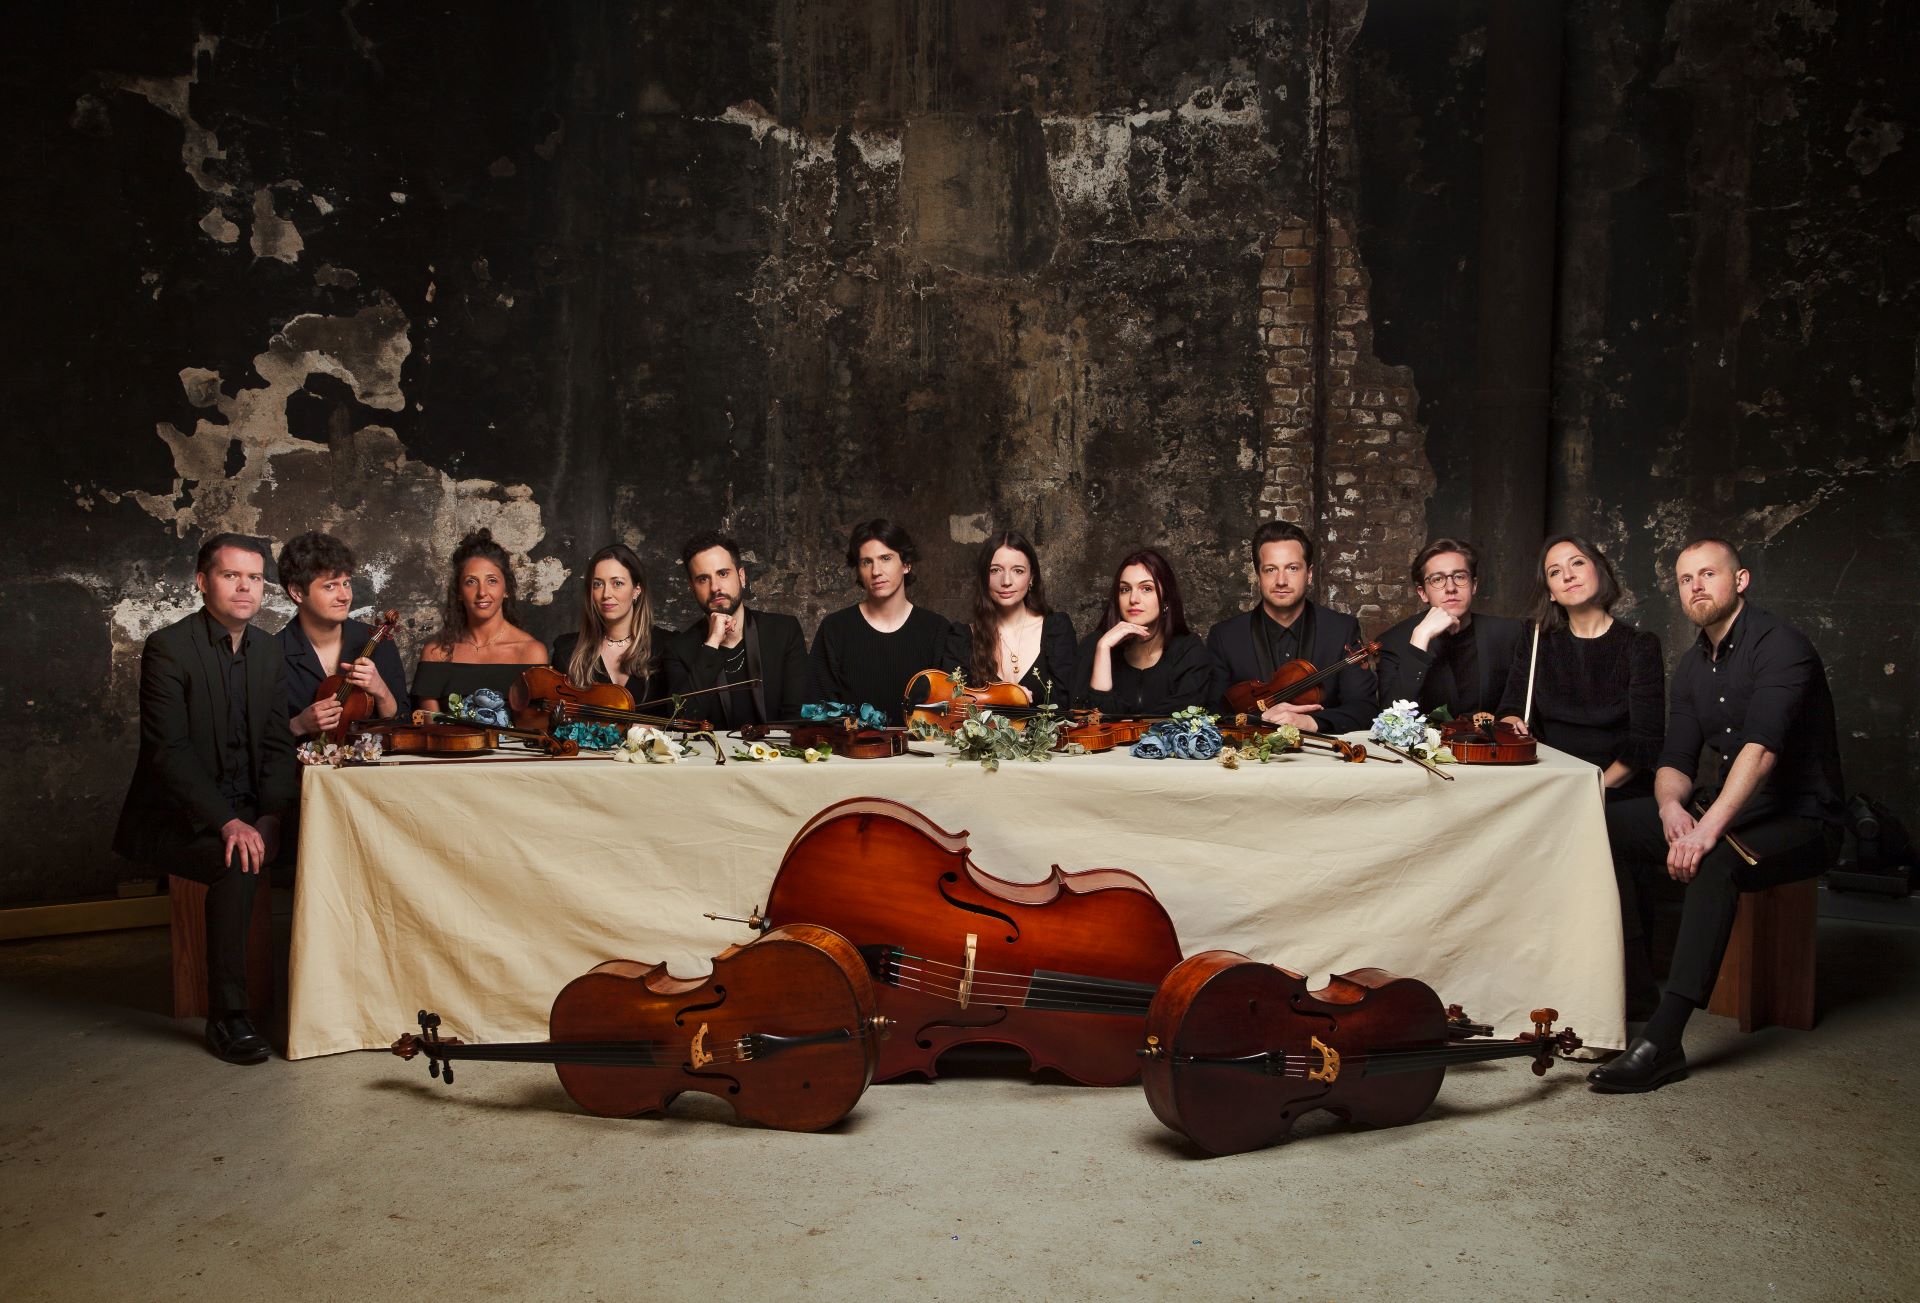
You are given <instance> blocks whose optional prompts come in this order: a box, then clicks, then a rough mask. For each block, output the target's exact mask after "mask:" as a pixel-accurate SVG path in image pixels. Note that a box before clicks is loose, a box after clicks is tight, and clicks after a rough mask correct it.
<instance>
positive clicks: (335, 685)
mask: <svg viewBox="0 0 1920 1303" xmlns="http://www.w3.org/2000/svg"><path fill="white" fill-rule="evenodd" d="M399 623H400V612H398V611H393V610H389V611H384V612H382V613H381V615H380V623H379V624H377V625H375V626H374V627H373V634H372V636H371V637H369V638H368V639H367V645H366V646H364V647H362V648H361V649H360V654H359V655H357V656H354V657H352V658H350V659H349V661H348V664H352V663H353V661H357V660H364V659H366V658H367V657H369V656H371V655H373V653H374V650H375V649H376V648H378V647H379V646H380V644H381V643H382V642H384V641H386V640H387V639H388V638H391V637H393V631H394V629H395V628H396V627H397V626H398V625H399ZM329 697H331V698H332V699H333V700H334V701H336V702H338V703H340V722H339V723H337V724H335V725H334V726H333V727H332V728H330V729H328V730H327V731H326V732H325V733H324V734H322V736H323V737H325V738H326V739H327V741H329V742H345V741H346V740H347V735H348V734H349V733H350V732H352V730H353V726H354V725H355V724H357V723H359V722H360V721H361V720H364V719H368V718H371V717H372V715H373V709H374V701H373V694H372V693H371V692H368V691H367V690H366V689H365V688H361V687H356V686H355V685H354V684H353V683H352V682H350V681H349V680H348V678H347V676H346V675H345V674H344V673H341V672H339V671H335V672H334V673H332V674H329V675H327V677H326V678H324V679H322V680H320V682H319V684H318V685H316V686H315V688H314V690H313V699H314V700H315V701H316V702H319V701H325V700H327V699H328V698H329Z"/></svg>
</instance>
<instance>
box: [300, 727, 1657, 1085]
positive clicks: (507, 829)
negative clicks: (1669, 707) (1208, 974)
mask: <svg viewBox="0 0 1920 1303" xmlns="http://www.w3.org/2000/svg"><path fill="white" fill-rule="evenodd" d="M1541 755H1542V759H1541V762H1540V763H1539V764H1537V765H1533V766H1526V767H1512V768H1493V767H1478V768H1467V767H1464V766H1454V767H1451V768H1450V769H1449V771H1448V772H1450V773H1452V774H1453V775H1454V777H1455V781H1453V782H1451V783H1447V782H1441V781H1440V780H1439V779H1437V778H1434V777H1432V776H1431V775H1429V774H1427V773H1426V772H1424V771H1422V770H1420V769H1418V768H1416V767H1415V766H1413V765H1411V764H1404V763H1403V764H1399V765H1389V764H1381V763H1375V762H1372V761H1369V762H1367V763H1366V764H1362V765H1348V764H1342V763H1339V762H1338V761H1336V760H1333V759H1331V758H1330V757H1326V756H1322V755H1318V754H1313V755H1304V756H1299V757H1294V758H1289V759H1287V760H1283V761H1280V762H1277V763H1274V764H1269V765H1266V766H1259V765H1253V766H1247V767H1243V768H1240V769H1238V770H1232V771H1229V770H1226V769H1223V768H1222V767H1221V766H1219V765H1218V764H1215V763H1211V762H1202V761H1183V760H1162V761H1146V760H1135V759H1132V758H1131V757H1128V756H1126V755H1124V754H1113V755H1105V756H1087V757H1061V758H1057V759H1055V760H1053V761H1051V762H1049V763H1046V764H1009V765H1005V766H1003V767H1002V768H1001V769H1000V770H999V771H998V772H995V773H987V772H984V771H983V770H982V769H981V768H980V767H979V766H978V765H975V764H966V763H961V764H955V765H952V766H949V765H948V764H947V763H946V762H945V760H944V759H941V758H931V759H930V758H921V757H915V756H903V757H899V758H897V759H892V760H867V761H855V760H833V761H830V762H828V763H825V764H817V765H807V764H803V763H801V762H800V761H797V760H783V761H779V762H776V763H774V764H769V765H754V764H744V763H740V762H730V763H728V764H726V765H724V766H717V765H714V764H713V763H712V762H711V760H691V761H683V762H681V763H679V764H677V765H628V764H616V763H613V762H611V761H607V760H599V759H592V760H573V761H517V762H515V761H495V762H485V763H476V764H419V763H406V762H392V763H387V764H382V765H378V766H369V767H363V768H348V769H319V768H314V769H309V770H307V771H306V774H305V779H304V783H305V787H304V792H303V801H304V810H303V814H302V818H301V834H300V865H299V876H298V888H297V892H296V897H295V906H294V919H293V953H292V960H291V983H290V986H291V990H290V995H289V1001H290V1023H291V1026H290V1028H289V1035H288V1051H289V1054H290V1056H291V1057H293V1058H296V1059H298V1058H305V1057H308V1056H310V1055H317V1054H333V1053H337V1052H339V1051H342V1050H357V1049H372V1048H381V1047H384V1046H386V1045H388V1044H389V1043H390V1042H391V1041H392V1040H393V1039H394V1037H396V1036H398V1035H399V1034H400V1033H401V1032H404V1031H410V1030H412V1029H413V1026H414V1012H415V1010H418V1009H423V1008H425V1009H434V1010H437V1011H439V1012H440V1013H441V1014H442V1015H444V1016H445V1018H446V1022H447V1031H448V1032H449V1033H450V1034H458V1035H460V1036H462V1037H464V1038H466V1039H469V1040H477V1041H498V1040H523V1039H534V1040H539V1039H544V1038H545V1036H546V1015H547V1010H548V1008H549V1006H550V1005H551V1003H552V1001H553V997H554V995H555V994H556V993H557V992H558V991H559V990H560V988H561V987H562V986H564V985H565V984H566V983H567V982H568V981H569V980H571V979H572V978H574V977H577V976H578V975H580V974H581V973H583V972H585V971H586V970H587V969H588V968H590V967H592V966H593V965H594V964H596V963H598V962H600V961H601V960H603V959H612V958H622V959H636V960H646V961H660V960H664V961H666V962H667V963H668V964H669V966H670V967H671V968H672V970H673V971H674V972H675V973H677V974H680V975H682V976H687V975H695V974H698V973H702V972H705V971H706V970H707V967H708V963H707V961H708V959H709V958H710V957H711V956H712V955H713V954H715V953H717V952H718V951H720V950H721V949H723V948H725V947H726V946H727V945H729V944H731V943H733V942H737V941H742V940H745V939H747V938H748V936H749V935H750V934H749V933H748V932H747V931H746V930H745V929H744V928H742V927H740V926H739V925H738V924H730V923H715V922H709V921H708V920H707V919H705V918H703V917H701V916H702V914H704V913H706V912H708V911H713V912H716V913H727V914H737V915H744V914H746V913H747V911H748V910H749V909H750V908H751V907H753V906H754V905H757V904H760V903H761V902H763V901H765V899H766V896H767V887H768V885H769V884H770V883H771V882H772V880H773V875H774V872H775V870H776V869H778V867H779V865H780V857H781V855H782V853H783V852H784V851H785V849H786V847H787V845H788V843H789V842H790V841H791V839H792V837H793V835H794V833H795V832H796V831H797V830H798V829H799V828H800V826H801V824H802V823H804V822H805V821H806V819H807V818H808V817H810V816H811V815H813V814H814V813H815V812H816V811H818V810H820V809H821V808H822V807H823V806H826V805H829V804H831V803H832V802H834V801H838V800H841V799H843V798H846V797H850V796H884V797H890V798H892V799H894V800H897V801H902V802H905V803H906V804H908V805H911V806H914V807H915V808H917V809H919V810H921V811H922V812H924V813H925V814H926V815H927V816H928V817H929V818H931V819H932V820H934V822H936V823H938V824H940V825H941V826H942V827H945V828H947V829H949V830H953V831H959V830H966V831H967V832H968V833H969V835H970V840H971V844H972V851H973V859H974V862H975V863H976V864H977V865H979V866H980V867H981V868H982V869H984V870H986V871H987V872H989V873H992V874H995V875H996V876H999V877H1002V878H1008V879H1015V880H1034V879H1038V878H1040V877H1042V876H1044V875H1045V873H1046V871H1047V866H1048V865H1050V864H1054V863H1058V864H1059V865H1061V866H1062V867H1063V868H1066V869H1069V870H1071V869H1085V868H1096V867H1104V866H1117V867H1120V868H1125V869H1130V870H1132V871H1133V872H1134V873H1137V874H1139V875H1140V876H1141V877H1142V878H1144V879H1145V880H1146V881H1147V883H1148V884H1149V885H1151V886H1152V888H1153V890H1154V892H1155V893H1156V894H1157V895H1158V896H1159V898H1160V900H1161V901H1162V903H1163V904H1164V905H1165V906H1166V909H1167V912H1168V913H1169V914H1170V915H1171V916H1172V918H1173V922H1174V925H1175V927H1177V928H1178V929H1179V933H1180V940H1181V944H1182V946H1183V947H1184V948H1185V950H1186V952H1187V953H1189V954H1192V953H1194V952H1196V951H1200V950H1207V949H1211V948H1215V947H1224V948H1227V949H1232V950H1238V951H1242V952H1243V953H1245V954H1248V955H1251V956H1252V957H1253V958H1255V959H1260V960H1265V961H1272V962H1277V963H1280V964H1283V965H1285V966H1287V967H1289V968H1292V969H1295V970H1297V971H1300V972H1303V973H1306V974H1308V975H1309V976H1310V977H1313V978H1315V979H1316V985H1317V984H1318V980H1320V979H1324V976H1325V975H1326V974H1327V973H1329V972H1339V971H1342V970H1345V969H1348V968H1360V967H1369V966H1372V967H1379V968H1386V969H1390V970H1392V971H1394V972H1398V973H1403V974H1406V975H1409V976H1414V977H1419V978H1421V979H1423V980H1424V981H1426V982H1428V983H1429V984H1431V985H1432V986H1434V987H1435V988H1436V989H1437V990H1438V991H1439V992H1440V995H1441V998H1442V999H1444V1000H1447V1001H1457V1002H1459V1003H1460V1004H1462V1005H1464V1006H1465V1007H1466V1008H1467V1010H1468V1011H1469V1012H1470V1013H1472V1014H1473V1015H1475V1016H1476V1017H1478V1018H1480V1019H1482V1020H1483V1021H1488V1022H1491V1023H1493V1024H1494V1026H1495V1028H1496V1030H1497V1033H1498V1034H1499V1035H1501V1036H1510V1035H1514V1034H1516V1033H1518V1032H1520V1031H1523V1030H1526V1027H1527V1011H1528V1010H1529V1009H1531V1008H1534V1007H1536V1006H1539V1005H1552V1006H1554V1007H1556V1008H1558V1009H1559V1010H1560V1012H1561V1015H1562V1024H1563V1025H1566V1024H1570V1025H1572V1026H1573V1027H1574V1028H1575V1029H1576V1030H1577V1031H1578V1032H1579V1033H1580V1034H1581V1035H1582V1036H1583V1037H1585V1038H1586V1040H1587V1042H1588V1044H1589V1045H1590V1046H1596V1047H1616V1048H1617V1047H1619V1046H1620V1045H1621V1044H1623V1039H1622V1036H1623V1032H1624V1025H1623V1016H1622V998H1623V993H1622V982H1621V967H1620V916H1619V906H1618V903H1617V897H1616V894H1615V888H1614V882H1613V873H1612V870H1611V868H1610V867H1609V863H1608V858H1607V839H1606V828H1605V822H1604V817H1603V814H1602V798H1601V790H1600V781H1599V773H1598V771H1597V770H1595V769H1594V768H1592V767H1591V766H1589V765H1586V764H1583V763H1581V762H1580V761H1577V760H1574V759H1573V758H1571V757H1569V756H1565V755H1562V754H1560V753H1558V752H1554V751H1551V750H1549V749H1547V748H1545V747H1542V748H1541Z"/></svg>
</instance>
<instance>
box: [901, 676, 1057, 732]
mask: <svg viewBox="0 0 1920 1303" xmlns="http://www.w3.org/2000/svg"><path fill="white" fill-rule="evenodd" d="M902 705H903V706H904V707H905V710H906V719H907V723H908V724H909V725H913V724H928V725H931V726H932V727H934V728H937V729H939V730H940V731H941V732H943V733H951V732H953V731H954V730H955V729H957V728H959V727H960V725H961V724H962V723H964V722H965V721H966V718H967V715H968V713H969V707H972V708H973V709H975V710H980V711H988V710H990V711H992V712H993V713H994V714H996V715H1001V716H1004V717H1006V718H1007V719H1008V720H1009V721H1011V722H1012V723H1013V726H1014V727H1015V728H1019V727H1020V726H1021V725H1022V723H1023V722H1024V721H1025V720H1027V719H1028V718H1030V717H1031V716H1034V715H1037V714H1039V713H1040V712H1041V711H1042V710H1043V709H1044V707H1040V706H1036V705H1034V704H1033V694H1032V693H1031V692H1028V691H1027V690H1026V689H1025V688H1023V687H1021V686H1020V685H1019V684H1018V683H980V684H973V683H969V684H967V685H966V686H964V687H962V686H961V684H960V681H959V680H958V679H956V678H955V677H954V676H953V675H952V674H950V673H948V672H947V671H945V670H921V671H920V672H919V673H917V674H915V675H914V676H913V677H912V678H910V679H908V680H907V687H906V691H905V694H904V701H903V702H902Z"/></svg>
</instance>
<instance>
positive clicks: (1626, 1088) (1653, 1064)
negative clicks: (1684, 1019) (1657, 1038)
mask: <svg viewBox="0 0 1920 1303" xmlns="http://www.w3.org/2000/svg"><path fill="white" fill-rule="evenodd" d="M1686 1076H1687V1052H1686V1050H1685V1049H1684V1048H1682V1047H1681V1046H1678V1045H1676V1046H1674V1047H1673V1048H1672V1049H1670V1050H1662V1049H1661V1048H1660V1047H1659V1046H1658V1045H1655V1044H1654V1043H1653V1042H1652V1041H1650V1040H1648V1039H1647V1038H1646V1037H1644V1036H1636V1037H1634V1038H1633V1043H1632V1044H1631V1045H1629V1046H1627V1052H1626V1053H1625V1054H1622V1055H1621V1056H1620V1057H1619V1058H1617V1059H1615V1060H1613V1061H1612V1062H1611V1063H1603V1064H1601V1065H1600V1066H1599V1067H1597V1068H1595V1069H1594V1070H1593V1071H1592V1072H1589V1073H1588V1074H1587V1084H1588V1085H1589V1086H1591V1087H1593V1088H1594V1089H1595V1090H1597V1091H1599V1092H1601V1093H1602V1094H1605V1095H1631V1094H1638V1093H1639V1092H1641V1091H1647V1090H1658V1089H1660V1087H1662V1086H1664V1085H1666V1084H1667V1083H1668V1082H1669V1081H1684V1080H1686Z"/></svg>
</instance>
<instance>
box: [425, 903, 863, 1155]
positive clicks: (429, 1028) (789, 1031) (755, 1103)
mask: <svg viewBox="0 0 1920 1303" xmlns="http://www.w3.org/2000/svg"><path fill="white" fill-rule="evenodd" d="M549 1027H550V1030H551V1035H552V1039H551V1040H545V1041H528V1042H519V1043H508V1044H497V1045H468V1044H465V1043H464V1042H462V1041H459V1040H457V1039H452V1038H445V1037H442V1036H441V1035H440V1017H439V1015H438V1014H431V1013H426V1012H424V1011H423V1012H422V1013H421V1014H420V1030H419V1032H417V1033H413V1032H409V1033H408V1034H406V1035H404V1036H402V1037H401V1038H400V1039H399V1040H397V1041H395V1042H394V1043H393V1047H392V1048H393V1052H394V1053H395V1054H397V1055H399V1056H400V1057H401V1058H403V1059H411V1058H413V1057H414V1055H416V1054H423V1055H425V1056H426V1057H427V1060H428V1064H429V1066H430V1068H431V1071H432V1073H433V1075H434V1076H436V1077H441V1076H444V1078H445V1080H446V1081H447V1082H449V1083H451V1082H452V1081H453V1061H454V1060H455V1059H491V1060H495V1061H502V1062H510V1063H551V1064H554V1065H555V1067H556V1069H557V1070H558V1072H559V1074H560V1085H561V1086H562V1087H563V1088H564V1089H565V1090H566V1092H567V1094H568V1095H570V1096H572V1097H573V1100H574V1102H575V1103H577V1104H579V1105H580V1107H581V1108H583V1109H585V1110H586V1111H587V1112H589V1113H597V1114H599V1115H601V1116H602V1117H633V1116H635V1115H636V1114H640V1113H658V1112H661V1111H663V1110H664V1109H665V1108H666V1107H667V1105H668V1104H670V1103H672V1102H673V1099H674V1097H675V1096H677V1095H679V1094H681V1093H682V1092H684V1091H689V1090H691V1091H700V1092H703V1093H705V1094H709V1095H717V1096H719V1097H720V1098H721V1099H724V1100H726V1101H727V1102H728V1103H729V1104H731V1105H732V1106H733V1110H734V1112H735V1113H737V1114H738V1115H739V1116H740V1117H741V1118H743V1119H745V1120H747V1121H750V1122H758V1123H761V1124H762V1125H765V1126H769V1127H776V1128H778V1129H780V1130H782V1131H818V1130H819V1129H820V1128H822V1127H829V1126H832V1125H833V1124H834V1123H835V1122H838V1121H839V1120H840V1119H841V1118H843V1117H845V1116H846V1115H847V1114H848V1113H849V1112H851V1111H852V1109H853V1106H854V1105H855V1104H856V1103H858V1102H859V1099H860V1096H861V1094H862V1092H864V1091H865V1090H866V1088H867V1086H868V1084H869V1083H871V1082H872V1080H873V1069H874V1064H875V1062H876V1060H877V1051H876V1049H875V1045H876V1042H877V1041H878V1040H879V1039H880V1038H881V1037H882V1036H884V1035H885V1031H886V1023H885V1021H884V1020H883V1019H881V1018H879V1017H878V1016H877V1015H876V1014H875V1011H874V998H873V983H872V981H871V980H870V979H869V978H868V976H867V971H866V968H865V966H864V964H863V963H862V961H861V958H860V955H859V953H858V952H857V951H855V950H854V948H853V947H852V946H850V945H848V944H847V942H846V941H845V940H844V939H843V938H841V937H838V936H836V935H834V934H833V933H832V932H830V931H828V930H827V929H826V928H822V927H811V926H795V927H784V928H776V929H775V930H774V931H772V932H769V933H768V934H767V935H766V936H763V937H761V938H759V939H758V940H756V941H753V942H752V943H750V944H748V945H744V946H733V947H731V948H729V949H727V950H725V951H723V952H721V953H720V954H719V955H716V956H715V957H714V960H713V972H712V974H711V975H710V976H707V977H704V978H678V977H674V976H672V975H671V974H670V973H668V972H667V967H666V965H665V964H654V965H651V966H649V965H646V964H637V963H633V962H631V961H628V960H623V959H616V960H612V961H609V962H607V963H604V964H601V965H599V966H598V967H596V968H594V969H593V970H592V971H590V972H588V973H587V974H586V975H584V976H582V977H576V978H575V979H574V980H573V981H571V982H569V983H567V985H566V988H565V989H564V990H562V991H561V992H560V995H559V997H558V998H557V999H555V1000H554V1002H553V1014H552V1017H551V1019H550V1020H549Z"/></svg>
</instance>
